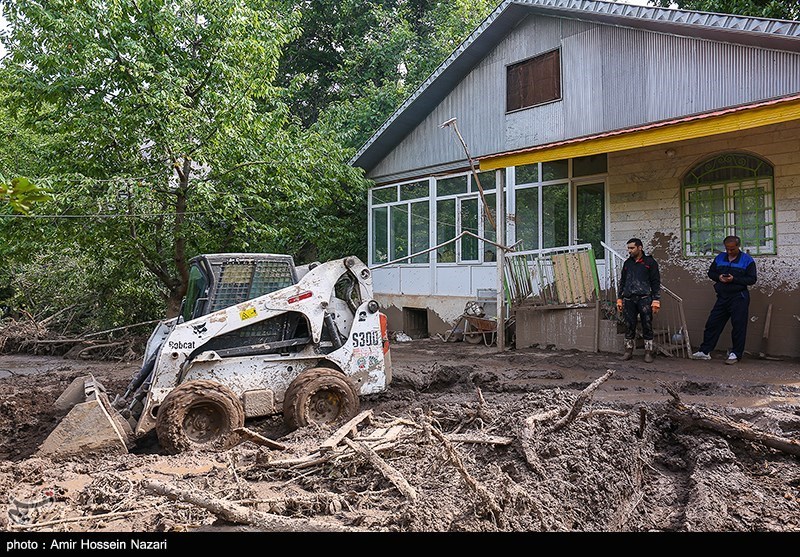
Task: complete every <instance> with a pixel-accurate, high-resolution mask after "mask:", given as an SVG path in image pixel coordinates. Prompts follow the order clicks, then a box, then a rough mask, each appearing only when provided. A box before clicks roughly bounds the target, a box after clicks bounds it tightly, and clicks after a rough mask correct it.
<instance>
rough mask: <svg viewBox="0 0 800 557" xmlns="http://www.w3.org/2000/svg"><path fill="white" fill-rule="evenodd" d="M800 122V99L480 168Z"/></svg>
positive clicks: (492, 161) (502, 158) (563, 145)
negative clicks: (795, 121)
mask: <svg viewBox="0 0 800 557" xmlns="http://www.w3.org/2000/svg"><path fill="white" fill-rule="evenodd" d="M791 120H800V98H798V97H793V98H792V99H791V100H789V101H781V102H775V103H771V104H767V105H758V106H754V107H751V108H742V109H732V110H731V111H730V112H726V113H724V114H705V115H701V116H697V117H695V118H694V119H691V120H688V119H684V120H680V121H675V122H666V123H664V124H660V125H659V124H656V125H654V126H653V127H650V128H647V129H632V130H628V131H625V130H622V131H620V132H617V133H613V135H605V136H598V137H593V138H587V139H576V140H574V141H566V142H559V143H558V144H553V145H550V146H547V145H545V146H542V147H539V148H533V149H531V150H526V151H524V152H521V151H516V152H513V153H508V154H500V155H493V156H488V157H484V158H481V159H480V160H479V163H480V169H481V170H482V171H483V170H496V169H498V168H506V167H509V166H520V165H524V164H532V163H535V162H547V161H554V160H561V159H569V158H573V157H583V156H586V155H596V154H600V153H612V152H615V151H627V150H628V149H638V148H640V147H650V146H653V145H661V144H664V143H672V142H674V141H684V140H687V139H696V138H698V137H708V136H712V135H718V134H722V133H730V132H735V131H740V130H749V129H752V128H758V127H761V126H769V125H771V124H780V123H781V122H789V121H791Z"/></svg>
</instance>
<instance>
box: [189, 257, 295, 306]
mask: <svg viewBox="0 0 800 557" xmlns="http://www.w3.org/2000/svg"><path fill="white" fill-rule="evenodd" d="M297 281H298V277H297V270H296V268H295V266H294V260H293V258H292V256H290V255H278V254H271V253H266V254H244V253H218V254H205V255H198V256H197V257H194V258H193V259H191V260H190V261H189V283H188V286H187V289H186V296H185V297H184V299H183V303H182V304H181V310H180V316H181V318H182V320H183V321H190V320H192V319H196V318H198V317H201V316H203V315H206V314H208V313H212V312H214V311H217V310H219V309H223V308H226V307H230V306H233V305H236V304H239V303H241V302H244V301H246V300H251V299H253V298H258V297H259V296H263V295H264V294H269V293H270V292H275V291H276V290H280V289H281V288H286V287H287V286H291V285H293V284H296V283H297Z"/></svg>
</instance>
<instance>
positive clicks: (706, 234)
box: [687, 188, 728, 255]
mask: <svg viewBox="0 0 800 557" xmlns="http://www.w3.org/2000/svg"><path fill="white" fill-rule="evenodd" d="M688 193H689V196H688V203H687V219H688V221H689V222H688V227H689V230H690V234H689V242H688V248H689V251H690V252H691V253H694V254H697V255H701V254H706V255H710V254H713V253H715V249H717V246H722V240H723V239H724V238H725V236H727V235H728V234H727V231H726V229H725V198H724V190H723V189H722V188H715V189H703V190H695V191H690V192H688Z"/></svg>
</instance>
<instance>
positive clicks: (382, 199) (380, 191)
mask: <svg viewBox="0 0 800 557" xmlns="http://www.w3.org/2000/svg"><path fill="white" fill-rule="evenodd" d="M395 201H397V186H390V187H388V188H376V189H374V190H372V204H373V205H379V204H381V203H394V202H395Z"/></svg>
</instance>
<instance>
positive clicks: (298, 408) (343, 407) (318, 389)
mask: <svg viewBox="0 0 800 557" xmlns="http://www.w3.org/2000/svg"><path fill="white" fill-rule="evenodd" d="M358 408H359V398H358V389H357V388H356V386H355V385H354V384H353V382H352V381H351V380H350V379H349V378H348V377H347V376H345V375H344V374H343V373H341V372H340V371H337V370H335V369H329V368H321V367H318V368H312V369H308V370H306V371H304V372H303V373H301V374H300V375H298V376H297V377H296V378H295V379H294V381H292V383H291V385H289V388H288V389H287V390H286V395H285V396H284V398H283V419H284V422H285V423H286V426H287V427H289V428H290V429H297V428H299V427H305V426H307V425H309V424H311V423H317V424H327V425H338V424H342V423H344V422H346V421H347V420H349V419H351V418H353V417H355V415H356V414H358Z"/></svg>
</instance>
